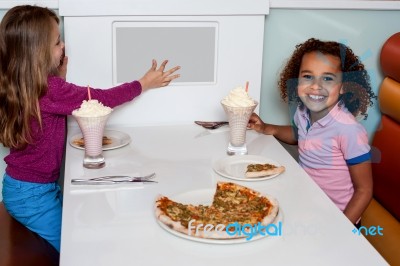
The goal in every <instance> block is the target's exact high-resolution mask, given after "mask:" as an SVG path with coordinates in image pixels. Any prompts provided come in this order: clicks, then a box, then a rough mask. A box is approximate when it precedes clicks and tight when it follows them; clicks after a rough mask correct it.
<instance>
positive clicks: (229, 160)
mask: <svg viewBox="0 0 400 266" xmlns="http://www.w3.org/2000/svg"><path fill="white" fill-rule="evenodd" d="M266 163H268V164H273V165H276V166H278V167H279V166H281V165H280V164H279V163H278V162H276V161H274V160H271V159H268V158H265V157H263V156H258V155H233V156H229V157H224V158H222V159H219V160H217V161H215V162H214V164H213V169H214V171H215V172H216V173H217V174H220V175H221V176H223V177H226V178H229V179H233V180H239V181H260V180H267V179H271V178H274V177H277V176H278V175H279V174H274V175H267V176H262V177H254V178H249V177H246V175H245V174H246V170H247V166H248V165H249V164H266Z"/></svg>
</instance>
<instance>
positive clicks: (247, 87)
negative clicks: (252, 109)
mask: <svg viewBox="0 0 400 266" xmlns="http://www.w3.org/2000/svg"><path fill="white" fill-rule="evenodd" d="M248 91H249V82H248V81H246V92H248Z"/></svg>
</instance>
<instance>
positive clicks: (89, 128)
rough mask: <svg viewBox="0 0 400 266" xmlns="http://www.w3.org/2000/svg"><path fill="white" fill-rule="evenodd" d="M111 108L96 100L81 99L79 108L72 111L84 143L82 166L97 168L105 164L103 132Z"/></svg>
mask: <svg viewBox="0 0 400 266" xmlns="http://www.w3.org/2000/svg"><path fill="white" fill-rule="evenodd" d="M111 111H112V109H111V108H110V107H107V106H104V105H103V104H102V103H100V102H99V101H97V100H89V101H83V102H82V104H81V106H80V108H79V109H76V110H74V111H73V112H72V115H73V116H74V118H75V119H76V121H77V122H78V125H79V128H80V129H81V131H82V135H83V140H84V143H85V157H84V158H83V166H84V167H85V168H89V169H99V168H102V167H104V166H105V159H104V156H103V133H104V128H105V126H106V123H107V119H108V118H109V116H110V114H111Z"/></svg>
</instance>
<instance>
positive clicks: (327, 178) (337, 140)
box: [294, 103, 371, 211]
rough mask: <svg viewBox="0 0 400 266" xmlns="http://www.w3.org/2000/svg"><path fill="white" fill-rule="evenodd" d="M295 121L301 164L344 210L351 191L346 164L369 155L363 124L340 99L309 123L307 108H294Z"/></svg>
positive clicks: (354, 162)
mask: <svg viewBox="0 0 400 266" xmlns="http://www.w3.org/2000/svg"><path fill="white" fill-rule="evenodd" d="M294 124H295V126H296V127H297V131H296V132H297V133H298V149H299V163H300V165H301V166H302V167H303V169H304V170H305V171H306V172H307V173H308V174H309V175H310V177H311V178H312V179H313V180H314V181H315V182H316V183H317V184H318V185H319V186H320V187H321V189H322V190H323V191H324V192H325V193H326V194H327V195H328V196H329V198H330V199H331V200H332V201H333V202H334V203H335V204H336V205H337V206H338V207H339V209H340V210H342V211H343V210H344V209H345V208H346V206H347V204H348V202H349V201H350V199H351V197H352V196H353V193H354V188H353V183H352V181H351V177H350V172H349V168H348V166H350V165H354V164H358V163H361V162H365V161H367V160H369V159H370V157H371V156H370V149H371V148H370V146H369V144H368V135H367V132H366V130H365V128H364V127H363V126H362V125H361V124H360V123H358V122H357V120H356V119H355V117H354V116H353V115H352V114H351V113H350V112H349V111H348V110H347V108H346V107H345V106H344V105H343V104H340V103H338V104H336V106H335V107H334V108H333V109H332V110H331V111H330V112H329V113H328V114H327V115H326V116H325V117H323V118H321V119H320V120H318V121H316V122H314V123H313V124H312V125H311V122H310V116H309V113H308V110H307V108H304V109H303V110H301V109H299V108H297V110H296V113H295V115H294Z"/></svg>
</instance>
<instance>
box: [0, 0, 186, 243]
mask: <svg viewBox="0 0 400 266" xmlns="http://www.w3.org/2000/svg"><path fill="white" fill-rule="evenodd" d="M64 49H65V47H64V43H63V42H62V41H61V39H60V31H59V18H58V17H57V15H56V14H55V13H54V12H53V11H52V10H49V9H47V8H43V7H38V6H29V5H25V6H17V7H14V8H12V9H10V10H9V11H8V12H7V13H6V14H5V16H4V18H3V19H2V21H1V24H0V102H1V105H0V143H2V144H3V145H4V146H5V147H9V148H10V154H9V155H8V156H6V157H5V159H4V160H5V162H6V164H7V168H6V173H5V174H4V180H3V191H2V193H3V202H4V206H5V207H6V209H7V210H8V212H9V213H10V214H11V215H12V216H13V217H14V218H15V219H16V220H18V221H19V222H21V223H22V224H24V225H25V226H26V227H27V228H29V229H30V230H32V231H34V232H36V233H38V234H39V235H40V236H42V237H43V238H44V239H46V240H47V241H48V242H49V243H50V244H51V245H52V246H54V247H55V248H56V249H57V250H58V251H59V250H60V238H61V208H62V199H61V193H60V188H59V186H58V185H57V180H58V178H59V176H60V166H61V162H62V157H63V153H64V147H65V134H66V128H65V125H66V117H67V115H70V114H71V113H72V111H73V110H75V109H77V108H79V107H80V105H81V103H82V101H83V100H88V92H87V88H86V87H82V86H77V85H74V84H71V83H68V82H66V81H65V77H66V71H67V64H68V57H66V56H64ZM166 64H167V61H164V62H163V63H162V64H161V66H160V67H159V68H158V69H157V62H156V61H155V60H153V63H152V66H151V68H150V69H149V70H148V72H147V73H146V74H145V75H144V76H143V77H142V78H141V79H139V80H138V81H132V82H129V83H124V84H122V85H119V86H116V87H113V88H110V89H106V90H103V89H91V91H90V92H91V97H92V98H93V99H97V100H99V101H100V102H102V103H103V104H104V105H106V106H109V107H111V108H113V107H116V106H118V105H121V104H123V103H125V102H129V101H131V100H133V99H134V98H135V97H137V96H138V95H140V94H141V93H142V92H144V91H145V90H148V89H151V88H157V87H163V86H167V85H168V84H169V83H170V82H171V81H172V80H173V79H175V78H178V77H179V75H178V74H174V72H175V71H177V70H178V69H179V67H174V68H172V69H170V70H166V71H165V66H166Z"/></svg>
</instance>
